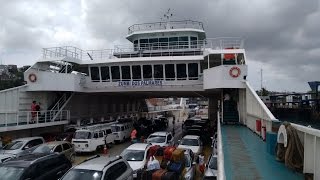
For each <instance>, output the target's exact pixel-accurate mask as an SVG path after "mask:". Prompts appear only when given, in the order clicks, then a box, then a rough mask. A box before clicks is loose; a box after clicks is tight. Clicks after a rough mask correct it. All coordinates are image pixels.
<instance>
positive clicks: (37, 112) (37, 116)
mask: <svg viewBox="0 0 320 180" xmlns="http://www.w3.org/2000/svg"><path fill="white" fill-rule="evenodd" d="M38 123H39V111H37V123H36V124H38Z"/></svg>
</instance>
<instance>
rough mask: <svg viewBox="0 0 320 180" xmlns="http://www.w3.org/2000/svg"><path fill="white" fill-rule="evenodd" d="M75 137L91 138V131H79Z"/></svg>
mask: <svg viewBox="0 0 320 180" xmlns="http://www.w3.org/2000/svg"><path fill="white" fill-rule="evenodd" d="M74 138H75V139H90V138H91V133H90V132H88V131H77V132H76V134H75V135H74Z"/></svg>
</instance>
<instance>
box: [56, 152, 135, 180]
mask: <svg viewBox="0 0 320 180" xmlns="http://www.w3.org/2000/svg"><path fill="white" fill-rule="evenodd" d="M132 173H133V171H132V169H131V167H130V165H129V164H128V162H126V161H125V160H124V159H122V158H121V157H119V156H118V157H104V156H103V157H100V156H99V155H96V156H93V157H91V158H88V159H86V160H85V161H83V162H82V163H81V164H79V165H77V166H74V167H73V168H72V169H70V170H69V171H68V172H67V173H66V174H65V175H64V176H63V177H62V178H61V180H102V179H103V180H132V179H133V176H132Z"/></svg>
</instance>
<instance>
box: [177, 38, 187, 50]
mask: <svg viewBox="0 0 320 180" xmlns="http://www.w3.org/2000/svg"><path fill="white" fill-rule="evenodd" d="M179 48H188V36H183V37H179Z"/></svg>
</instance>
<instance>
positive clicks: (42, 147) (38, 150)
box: [33, 144, 54, 153]
mask: <svg viewBox="0 0 320 180" xmlns="http://www.w3.org/2000/svg"><path fill="white" fill-rule="evenodd" d="M53 148H54V146H52V145H51V146H50V145H46V144H44V145H40V146H37V147H36V148H35V149H34V150H33V153H50V152H51V151H52V149H53Z"/></svg>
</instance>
